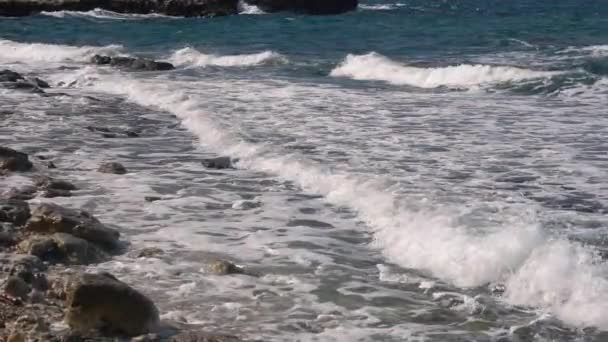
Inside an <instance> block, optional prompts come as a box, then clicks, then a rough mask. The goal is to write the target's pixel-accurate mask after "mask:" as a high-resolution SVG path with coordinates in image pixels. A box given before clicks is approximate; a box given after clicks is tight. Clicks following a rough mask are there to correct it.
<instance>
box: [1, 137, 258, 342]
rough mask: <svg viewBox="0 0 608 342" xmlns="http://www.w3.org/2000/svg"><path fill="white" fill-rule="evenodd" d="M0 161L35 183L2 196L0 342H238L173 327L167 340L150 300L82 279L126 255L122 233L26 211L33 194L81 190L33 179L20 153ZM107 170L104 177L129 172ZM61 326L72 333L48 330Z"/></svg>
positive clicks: (235, 270) (81, 219)
mask: <svg viewBox="0 0 608 342" xmlns="http://www.w3.org/2000/svg"><path fill="white" fill-rule="evenodd" d="M0 153H1V154H0V165H2V167H3V168H4V169H5V170H7V171H9V172H19V173H23V175H26V176H30V178H31V180H32V184H33V185H32V186H27V187H23V188H19V189H11V190H9V191H6V192H4V193H2V194H0V341H11V342H28V341H56V342H60V341H129V340H131V341H134V342H135V341H176V342H186V341H188V342H195V341H198V342H200V341H218V342H219V341H235V342H236V341H239V339H238V338H237V337H233V336H216V335H209V334H205V333H200V332H188V331H186V332H180V331H179V329H177V328H175V327H174V328H172V330H171V329H170V331H171V332H170V333H167V332H166V331H167V329H164V330H163V329H161V326H162V325H163V324H164V325H165V326H166V325H167V324H169V325H170V324H171V323H170V322H164V323H161V321H160V318H159V310H158V308H157V306H156V305H155V304H154V302H153V301H152V300H151V299H150V298H148V297H147V296H145V295H144V294H142V293H141V292H139V291H138V290H136V289H135V288H133V287H131V286H130V285H128V284H127V283H125V282H123V281H121V280H119V279H117V278H116V277H115V276H113V275H111V274H108V273H89V272H83V271H82V268H81V266H80V265H91V264H96V263H100V262H104V261H107V260H109V259H110V258H111V257H112V255H114V254H116V253H119V252H121V248H120V247H121V243H120V241H119V239H120V233H119V232H118V231H117V230H116V229H114V228H111V227H108V226H106V225H104V224H103V223H102V222H101V221H100V220H99V219H97V218H96V217H95V216H93V215H91V214H90V213H89V212H87V211H83V210H76V209H72V208H68V207H64V206H61V205H58V204H53V203H48V202H42V203H38V204H30V203H28V202H27V201H28V200H30V199H32V198H33V196H35V195H36V194H39V196H40V197H47V198H48V197H55V196H46V195H47V194H48V193H49V192H55V194H58V195H61V196H69V195H71V192H72V191H76V190H78V188H77V187H76V186H75V185H74V184H72V183H70V182H67V181H64V180H60V179H56V178H53V177H50V176H48V175H44V174H40V173H33V172H31V170H32V169H33V165H32V163H31V162H30V161H29V156H28V155H27V154H25V153H23V152H19V151H16V150H14V149H11V148H8V147H2V146H0ZM109 164H110V166H108V164H103V165H102V167H100V171H101V169H104V170H105V169H107V170H113V173H116V170H119V171H120V170H121V169H124V167H123V166H122V165H120V164H117V163H109ZM124 170H125V172H126V169H124ZM2 177H4V176H2ZM142 200H143V199H142ZM134 257H138V258H162V257H164V251H163V250H162V249H160V248H157V247H147V248H144V249H142V250H140V251H139V252H138V253H136V254H134ZM208 270H209V273H211V274H214V275H218V276H219V275H228V274H241V275H253V274H250V273H248V272H246V270H245V269H243V268H242V267H239V266H236V265H235V264H233V263H230V262H227V261H223V260H218V261H216V262H213V263H211V264H209V265H208ZM59 321H63V322H65V323H66V324H67V327H68V328H67V329H64V330H56V329H51V328H50V327H51V324H52V323H56V322H59ZM163 334H164V335H163Z"/></svg>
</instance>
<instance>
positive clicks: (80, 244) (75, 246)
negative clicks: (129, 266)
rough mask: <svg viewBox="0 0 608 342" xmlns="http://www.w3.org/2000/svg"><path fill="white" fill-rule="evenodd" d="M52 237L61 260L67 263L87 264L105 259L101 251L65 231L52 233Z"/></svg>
mask: <svg viewBox="0 0 608 342" xmlns="http://www.w3.org/2000/svg"><path fill="white" fill-rule="evenodd" d="M52 238H53V241H54V242H55V244H56V245H57V248H58V250H59V252H60V253H61V256H62V258H63V260H64V261H66V262H67V263H70V264H79V265H87V264H93V263H98V262H101V261H103V260H104V259H106V255H105V253H104V252H103V251H101V250H100V249H99V248H97V247H96V246H95V245H92V244H90V243H88V242H87V241H86V240H84V239H80V238H77V237H75V236H72V235H70V234H65V233H57V234H54V235H53V236H52Z"/></svg>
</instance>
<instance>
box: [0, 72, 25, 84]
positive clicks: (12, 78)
mask: <svg viewBox="0 0 608 342" xmlns="http://www.w3.org/2000/svg"><path fill="white" fill-rule="evenodd" d="M19 80H25V78H24V77H23V76H22V75H21V74H19V73H17V72H14V71H11V70H7V69H5V70H0V82H17V81H19Z"/></svg>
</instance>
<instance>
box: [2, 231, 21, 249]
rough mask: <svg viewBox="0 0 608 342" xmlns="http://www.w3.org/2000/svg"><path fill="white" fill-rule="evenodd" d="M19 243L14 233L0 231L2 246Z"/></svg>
mask: <svg viewBox="0 0 608 342" xmlns="http://www.w3.org/2000/svg"><path fill="white" fill-rule="evenodd" d="M15 243H17V241H15V237H14V236H13V234H11V233H9V232H0V247H12V246H14V245H15Z"/></svg>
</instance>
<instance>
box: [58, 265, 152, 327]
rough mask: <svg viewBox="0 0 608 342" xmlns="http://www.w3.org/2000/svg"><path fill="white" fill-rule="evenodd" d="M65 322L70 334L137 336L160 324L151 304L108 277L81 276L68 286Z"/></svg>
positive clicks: (111, 277) (130, 288)
mask: <svg viewBox="0 0 608 342" xmlns="http://www.w3.org/2000/svg"><path fill="white" fill-rule="evenodd" d="M66 322H67V324H68V325H69V327H70V329H71V330H72V331H76V332H88V331H90V330H103V331H106V332H110V333H118V334H125V335H127V336H139V335H142V334H146V333H148V332H150V331H151V330H152V329H154V328H155V327H156V326H157V325H158V323H159V314H158V309H157V308H156V306H155V305H154V303H153V302H152V301H151V300H150V299H148V297H146V296H144V295H143V294H141V293H140V292H138V291H137V290H135V289H133V288H132V287H130V286H129V285H127V284H125V283H123V282H121V281H119V280H117V279H116V278H115V277H114V276H112V275H110V274H88V273H85V274H81V275H79V276H77V277H76V279H74V280H73V281H72V283H71V284H70V287H69V289H68V294H67V311H66Z"/></svg>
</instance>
